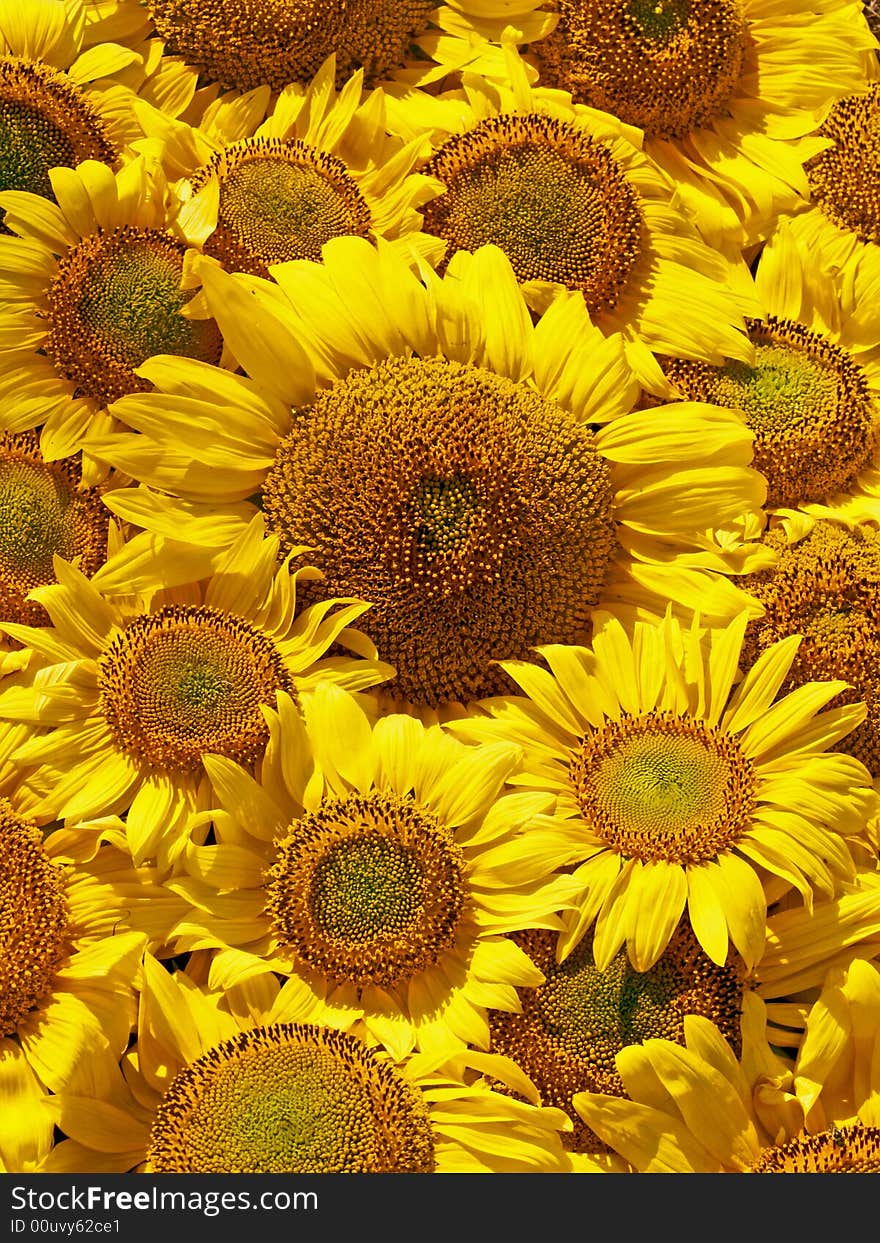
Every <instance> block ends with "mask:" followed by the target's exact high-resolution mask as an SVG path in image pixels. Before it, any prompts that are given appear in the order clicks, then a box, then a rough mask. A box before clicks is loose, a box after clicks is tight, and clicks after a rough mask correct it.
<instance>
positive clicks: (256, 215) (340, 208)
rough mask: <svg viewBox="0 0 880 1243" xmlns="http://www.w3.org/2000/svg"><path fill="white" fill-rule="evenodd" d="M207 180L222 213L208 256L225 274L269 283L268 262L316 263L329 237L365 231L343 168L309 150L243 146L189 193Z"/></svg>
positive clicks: (213, 165)
mask: <svg viewBox="0 0 880 1243" xmlns="http://www.w3.org/2000/svg"><path fill="white" fill-rule="evenodd" d="M211 177H216V178H217V180H218V181H219V184H220V208H219V212H218V217H217V228H216V229H215V231H214V233H213V234H212V235H211V237H210V239H209V240H208V243H207V245H206V250H207V251H208V253H209V254H212V255H215V256H216V257H217V258H218V259H220V260H221V261H222V262H223V264H224V266H225V267H226V268H227V269H228V270H230V271H243V272H251V273H253V274H254V275H257V276H266V275H268V268H269V266H270V264H273V263H286V262H288V261H289V260H293V259H311V260H313V261H314V262H316V263H317V262H319V261H320V259H321V247H322V246H323V245H324V243H325V242H328V241H329V240H330V239H331V238H333V237H345V236H356V237H366V236H367V235H368V233H369V231H370V226H371V224H372V219H371V215H370V209H369V207H368V206H367V203H366V200H365V199H364V197H363V195H362V194H361V192H360V190H359V189H358V186H357V183H356V182H355V181H354V179H353V178H352V177H351V175H350V174H349V172H348V169H347V168H346V166H345V165H344V164H343V162H342V161H341V160H338V159H337V158H336V157H335V156H333V155H328V154H327V153H326V152H324V151H320V150H318V149H317V148H316V147H311V146H309V145H308V144H307V143H304V142H278V141H276V140H270V139H257V138H251V139H247V140H246V141H244V142H241V143H236V144H234V145H233V146H230V147H227V148H225V149H224V150H223V151H220V152H218V153H217V154H216V155H215V156H214V157H213V158H212V159H211V160H210V161H209V163H208V164H206V165H205V167H204V168H203V169H201V170H200V171H199V172H198V173H197V174H196V176H195V177H194V178H193V191H194V192H198V190H200V189H201V187H202V186H203V185H205V184H206V182H207V181H208V180H209V179H210V178H211Z"/></svg>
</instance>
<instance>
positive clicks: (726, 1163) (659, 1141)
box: [575, 961, 880, 1174]
mask: <svg viewBox="0 0 880 1243" xmlns="http://www.w3.org/2000/svg"><path fill="white" fill-rule="evenodd" d="M756 1001H757V999H755V998H753V999H752V1002H753V1003H754V1002H756ZM759 1005H760V1003H758V1006H759ZM759 1014H760V1011H759V1010H758V1009H755V1010H754V1020H753V1022H754V1023H755V1025H757V1020H758V1018H759ZM878 1017H880V972H878V971H877V969H876V967H874V966H872V965H870V964H868V963H865V962H862V961H856V962H853V963H852V965H851V966H850V968H849V970H848V971H846V972H838V973H832V975H831V977H829V980H828V981H827V983H826V986H825V988H824V989H823V991H822V994H821V996H820V997H819V999H818V1000H817V1001H816V1003H815V1005H814V1006H813V1007H812V1008H811V1010H810V1013H809V1016H808V1018H807V1030H806V1035H805V1037H804V1040H803V1043H802V1045H801V1047H800V1050H799V1051H798V1055H797V1060H796V1061H795V1063H794V1065H793V1066H791V1068H790V1069H789V1070H788V1071H786V1070H785V1069H784V1066H785V1064H784V1063H782V1062H781V1061H780V1060H779V1059H778V1058H774V1057H773V1055H772V1054H771V1052H770V1049H769V1046H767V1045H766V1044H764V1045H763V1047H762V1046H761V1045H756V1046H755V1049H756V1052H757V1053H758V1054H759V1056H758V1057H753V1058H749V1059H747V1058H746V1057H745V1056H744V1057H743V1060H742V1064H739V1063H738V1062H737V1060H736V1058H735V1056H734V1054H733V1052H732V1050H731V1049H730V1047H729V1045H728V1044H727V1043H726V1042H725V1041H724V1039H723V1038H722V1036H721V1034H720V1033H719V1032H718V1030H717V1029H716V1028H714V1027H713V1026H712V1024H710V1023H708V1022H707V1021H706V1020H705V1019H701V1018H688V1019H685V1032H686V1037H687V1047H686V1048H684V1049H682V1048H681V1047H680V1046H679V1045H676V1044H673V1043H672V1042H670V1041H666V1040H648V1041H646V1042H645V1044H644V1045H643V1046H642V1047H641V1048H640V1047H638V1046H635V1045H634V1046H630V1047H629V1048H627V1049H624V1050H623V1051H622V1052H621V1053H620V1054H618V1058H617V1068H618V1071H619V1073H620V1075H621V1078H622V1079H623V1081H624V1085H625V1086H626V1089H627V1092H628V1094H629V1097H630V1099H629V1100H622V1099H619V1098H615V1097H611V1096H604V1095H601V1094H598V1093H584V1094H582V1095H580V1096H578V1097H576V1098H575V1108H576V1109H577V1110H578V1112H579V1113H580V1114H581V1116H582V1117H583V1118H584V1120H585V1121H586V1122H587V1123H588V1124H589V1125H590V1126H592V1127H593V1128H594V1129H595V1130H596V1132H597V1133H598V1134H599V1135H601V1136H602V1138H603V1139H604V1140H605V1142H606V1143H607V1144H609V1145H610V1146H611V1147H612V1148H613V1149H614V1150H615V1151H616V1152H618V1153H620V1154H621V1155H622V1156H624V1157H625V1158H626V1159H627V1160H628V1161H630V1162H631V1163H632V1165H633V1166H634V1167H635V1169H636V1170H638V1171H639V1172H651V1173H704V1174H714V1173H755V1174H876V1173H878V1172H880V1113H878V1109H877V1099H878V1094H880V1093H878V1089H880V1083H878V1079H877V1065H878V1058H877V1055H876V1050H877V1031H878Z"/></svg>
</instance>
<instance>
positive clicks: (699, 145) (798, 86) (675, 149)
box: [530, 0, 878, 250]
mask: <svg viewBox="0 0 880 1243" xmlns="http://www.w3.org/2000/svg"><path fill="white" fill-rule="evenodd" d="M553 7H554V9H555V10H556V11H557V12H558V13H559V24H558V25H557V27H556V29H555V31H554V32H553V34H551V36H550V38H549V39H546V40H544V41H543V42H541V43H536V44H534V45H533V46H532V47H531V48H530V53H531V54H532V57H533V59H534V61H535V64H536V65H537V66H538V68H539V70H540V75H541V83H542V85H547V86H550V87H557V88H562V89H564V90H568V91H572V93H573V94H574V97H575V99H576V100H577V101H578V102H580V103H585V104H591V105H592V106H593V107H595V108H602V109H604V110H605V111H607V112H612V113H614V114H615V115H616V116H619V117H620V118H621V120H623V121H625V122H627V123H628V124H630V125H636V126H639V127H640V128H641V129H643V130H644V131H645V147H646V151H647V152H648V154H649V155H650V156H651V157H652V159H654V160H655V161H656V163H657V164H658V165H659V166H660V167H661V168H662V169H663V170H664V171H665V172H666V173H667V175H668V176H669V177H670V178H671V179H672V180H673V181H674V182H675V184H676V187H677V189H678V192H679V195H680V198H681V201H682V204H683V206H684V208H685V210H686V211H687V212H688V213H689V214H690V215H691V216H692V217H693V218H694V219H695V221H696V222H697V224H698V226H699V228H700V231H701V232H702V233H703V235H704V236H705V237H706V239H707V240H708V241H709V242H711V244H712V245H714V246H718V247H731V248H733V249H736V250H738V249H739V248H741V247H743V246H746V245H749V244H751V243H753V242H755V241H757V240H758V239H759V238H760V237H762V236H763V235H765V233H766V231H767V230H768V229H769V228H771V227H772V225H773V223H774V221H775V219H776V218H777V216H778V215H779V214H780V213H781V212H789V211H792V210H794V209H795V208H796V207H797V206H798V204H799V203H800V202H801V201H802V199H803V198H805V197H806V195H807V193H808V184H807V174H806V173H805V171H804V167H803V166H804V163H805V162H806V161H807V160H809V159H810V158H811V157H812V156H815V155H817V154H818V153H819V152H821V151H822V150H823V149H824V148H826V147H827V145H828V143H827V141H826V140H825V139H824V138H823V137H821V136H819V135H818V134H817V130H818V127H819V124H820V122H821V121H822V120H823V119H824V117H825V114H826V113H827V112H828V109H829V108H830V107H831V105H832V104H833V103H834V101H835V100H837V99H839V98H840V97H841V96H843V95H846V94H847V93H848V92H850V91H857V90H861V89H862V88H863V87H864V86H865V85H867V83H868V82H869V81H870V80H871V79H872V78H876V77H877V67H876V63H875V60H874V53H875V50H876V49H877V47H878V43H877V40H876V39H875V38H874V36H873V35H872V34H871V32H870V30H869V28H868V25H867V23H866V22H865V18H864V14H863V11H862V5H861V4H859V3H853V2H852V0H822V3H820V4H817V3H816V0H788V2H787V3H785V4H784V5H781V4H779V3H777V0H699V3H688V0H661V2H660V3H655V0H556V3H555V4H554V5H553Z"/></svg>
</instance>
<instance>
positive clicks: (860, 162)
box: [805, 83, 880, 244]
mask: <svg viewBox="0 0 880 1243" xmlns="http://www.w3.org/2000/svg"><path fill="white" fill-rule="evenodd" d="M819 133H820V135H822V137H823V138H830V139H831V141H832V143H833V146H831V147H829V148H827V149H826V150H825V151H820V152H819V154H818V155H814V156H813V158H812V159H810V160H808V161H807V163H806V165H805V169H806V173H807V180H808V181H809V183H810V193H811V196H812V199H813V201H814V202H816V203H818V204H819V206H820V207H821V209H822V211H823V212H824V213H825V215H826V216H827V217H828V218H829V219H830V220H831V221H832V222H833V223H834V224H836V225H837V226H838V227H839V228H841V229H845V230H846V231H847V232H849V233H853V234H855V236H856V237H857V238H858V239H859V241H862V242H873V243H875V244H876V243H878V242H880V190H878V171H880V83H874V84H873V85H872V86H870V87H869V88H868V90H866V91H864V92H862V93H860V94H857V95H847V96H845V97H844V98H843V99H839V100H838V101H837V103H835V104H834V106H833V108H832V109H831V111H830V112H829V113H828V116H827V117H826V118H825V120H824V122H823V124H822V126H821V128H820V129H819Z"/></svg>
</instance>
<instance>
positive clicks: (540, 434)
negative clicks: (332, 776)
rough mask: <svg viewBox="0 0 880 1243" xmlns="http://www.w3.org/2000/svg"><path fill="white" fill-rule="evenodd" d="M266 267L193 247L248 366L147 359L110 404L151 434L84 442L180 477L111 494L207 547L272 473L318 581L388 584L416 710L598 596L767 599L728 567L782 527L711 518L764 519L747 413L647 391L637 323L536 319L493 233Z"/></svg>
mask: <svg viewBox="0 0 880 1243" xmlns="http://www.w3.org/2000/svg"><path fill="white" fill-rule="evenodd" d="M272 275H273V277H274V278H275V279H274V282H268V281H263V280H260V279H259V278H256V277H248V276H244V275H242V274H238V275H236V276H230V275H228V274H226V273H224V272H222V271H221V270H220V269H219V268H217V267H216V266H214V265H207V264H204V265H202V268H201V278H202V279H203V281H204V289H205V291H206V293H207V298H208V302H209V305H210V313H211V314H213V315H214V316H215V317H216V320H217V322H218V324H219V325H220V328H221V331H222V332H223V334H224V338H225V340H226V342H227V345H228V347H229V349H230V350H231V352H232V353H233V354H234V355H235V357H236V358H237V359H238V361H239V362H240V363H241V364H242V365H243V367H244V368H245V370H246V371H247V373H248V376H249V377H250V379H245V378H242V377H238V376H230V375H226V374H224V373H223V372H219V371H218V370H217V369H216V368H209V367H204V366H202V365H199V364H197V363H194V362H188V361H186V360H183V359H169V358H165V359H161V358H160V359H157V360H153V361H152V362H150V363H148V364H146V366H145V367H142V368H140V369H139V374H140V375H141V376H143V377H148V378H149V379H150V380H151V381H152V383H153V384H154V386H155V390H154V391H153V392H150V393H139V394H136V395H132V396H131V397H127V398H123V399H122V400H121V401H120V402H118V403H116V404H115V405H114V407H113V413H114V414H116V415H117V416H118V417H119V418H121V419H122V420H123V421H124V422H126V423H127V424H128V425H129V426H131V427H135V428H137V429H138V430H139V431H140V432H141V433H142V434H141V435H139V436H135V435H124V434H119V435H113V436H109V437H103V438H100V439H98V438H96V439H95V440H92V441H90V442H89V449H90V451H91V452H93V453H95V454H97V455H99V456H101V457H104V458H105V459H106V460H107V461H109V462H111V463H113V464H115V465H116V466H118V467H120V468H121V469H122V470H124V471H125V473H126V474H129V475H132V476H134V478H136V479H140V480H141V481H143V482H144V483H145V484H147V485H149V487H150V488H158V489H162V490H163V491H164V492H165V493H167V494H170V495H166V496H164V497H163V496H159V495H158V494H156V493H155V492H152V491H149V490H148V489H131V490H127V492H126V495H125V496H123V495H122V494H121V493H116V494H115V496H114V497H110V498H108V503H109V504H110V505H111V507H112V508H113V509H114V512H116V513H117V514H119V515H120V516H125V517H128V518H130V519H131V520H132V521H135V522H137V523H138V524H139V525H141V526H143V527H145V528H146V529H147V530H152V531H153V532H154V533H155V535H156V537H157V538H158V539H165V538H177V539H178V540H180V541H184V542H185V541H189V542H191V543H193V544H194V545H197V544H201V545H202V547H203V550H204V553H205V563H206V565H210V564H211V563H212V562H211V558H212V557H214V556H215V555H216V546H215V545H211V544H210V542H209V540H208V539H204V540H203V538H202V536H201V535H200V534H199V522H200V521H201V520H202V517H203V516H204V509H205V507H206V506H213V507H214V513H215V516H221V515H228V514H229V512H230V511H229V508H228V507H229V506H231V505H234V504H235V503H241V502H243V501H244V500H245V499H246V498H249V497H253V496H254V495H255V494H261V498H260V504H261V506H262V509H263V511H264V514H265V517H266V521H267V524H268V526H269V529H270V530H272V531H274V532H276V533H277V534H278V536H279V537H280V539H281V541H282V547H283V549H284V550H285V552H289V551H290V550H291V548H292V547H295V546H297V545H303V546H305V547H308V548H309V549H311V550H312V551H311V552H310V553H309V556H310V558H313V564H316V565H317V566H318V567H319V568H320V569H321V570H322V571H323V572H324V574H325V579H326V581H325V583H324V585H323V587H322V588H321V590H326V591H328V592H330V593H337V594H344V595H356V596H358V597H359V598H361V599H364V600H370V601H371V602H372V604H373V608H372V609H371V612H370V616H369V621H368V628H369V632H370V634H371V637H372V638H373V640H374V641H375V642H376V644H377V645H378V647H379V649H380V651H381V653H382V656H383V657H384V658H385V659H386V660H388V661H390V662H391V663H392V664H394V665H395V667H396V670H397V675H396V678H395V680H394V681H393V682H392V683H390V684H389V693H391V694H392V695H394V696H395V697H396V698H397V699H398V700H403V701H406V702H408V703H410V704H412V705H415V706H416V707H418V708H426V709H428V708H430V709H434V708H436V707H438V706H442V705H448V704H450V703H455V702H467V701H469V700H472V699H474V698H476V697H479V696H482V695H486V694H489V693H492V691H493V690H496V689H500V688H502V687H506V686H508V685H509V683H508V682H507V680H506V678H505V676H504V674H503V672H502V671H501V670H500V669H499V668H498V666H497V664H496V663H495V662H496V660H497V659H498V658H501V657H522V658H525V657H526V656H527V655H528V653H529V651H530V650H531V649H532V648H533V647H534V645H535V644H537V643H540V642H552V641H560V642H562V641H577V639H576V636H582V635H585V634H586V633H587V631H588V629H589V626H590V619H591V616H592V612H593V610H594V609H595V607H596V606H597V605H598V604H599V602H600V601H601V602H602V603H603V605H604V607H607V608H611V609H619V610H623V611H626V610H632V609H635V608H643V609H645V610H647V611H649V612H651V613H652V614H655V615H656V614H657V613H659V614H660V615H662V614H663V612H664V611H665V609H666V606H667V603H668V602H669V601H670V600H675V602H676V605H677V606H678V607H680V608H682V609H684V610H687V609H693V608H700V609H701V610H703V611H704V612H705V613H706V614H707V615H711V616H713V617H719V618H721V619H724V618H727V617H730V616H733V615H734V614H735V613H737V612H739V611H740V610H741V609H743V608H746V607H748V606H749V605H750V604H752V601H751V598H750V597H748V596H746V595H745V594H744V593H742V592H739V591H738V590H737V589H736V588H735V587H733V586H732V584H731V582H730V579H729V578H728V577H727V575H729V574H736V573H741V572H743V571H747V570H748V569H754V568H757V567H758V565H760V564H765V563H766V555H767V554H766V550H763V549H761V548H760V546H757V545H754V544H743V543H742V541H739V542H737V540H736V538H731V541H730V542H729V543H727V544H725V546H723V547H722V545H721V543H719V541H718V540H716V538H715V536H714V534H713V528H714V527H716V526H721V525H724V524H725V523H726V522H734V521H736V520H737V519H739V518H741V517H742V516H743V515H750V516H751V517H752V518H753V519H754V520H755V522H756V523H757V524H758V526H759V528H760V522H761V519H762V515H761V509H760V506H761V502H762V501H763V498H764V486H763V481H762V480H761V479H760V477H759V476H758V475H757V474H756V473H755V472H754V471H752V470H750V469H749V468H748V462H749V460H750V458H751V433H750V432H749V431H748V429H747V428H746V427H745V426H744V425H743V423H742V422H741V420H740V419H738V418H737V416H736V415H734V414H732V413H729V412H727V411H722V410H720V409H718V408H713V407H708V406H701V405H695V404H688V403H685V404H673V405H668V406H665V407H663V408H661V409H660V410H649V411H633V410H632V406H633V404H634V403H635V401H636V400H637V398H638V396H639V385H638V381H637V380H636V378H635V376H634V375H633V373H632V371H631V370H630V368H629V367H628V365H627V362H626V358H625V350H624V344H623V341H622V339H621V338H620V337H619V336H617V335H612V336H611V337H607V338H606V337H604V336H603V335H602V334H601V333H600V332H599V331H598V329H596V328H595V327H594V326H593V325H592V324H591V323H590V320H589V317H588V315H587V313H586V310H585V308H584V303H583V299H582V298H581V296H580V294H565V295H564V296H563V297H561V298H559V299H558V300H557V301H556V302H554V304H553V306H552V307H551V308H550V310H549V311H548V312H547V313H546V314H545V315H544V316H543V317H542V319H541V321H540V323H539V324H538V325H537V326H534V325H533V323H532V320H531V318H530V316H529V313H528V309H527V307H526V304H525V302H524V301H523V299H522V295H521V293H520V290H519V288H518V286H517V282H516V278H515V276H514V274H513V272H512V270H511V268H510V264H509V263H508V261H507V260H506V259H505V257H504V256H503V254H502V253H501V252H500V251H499V250H498V249H497V248H495V247H483V248H481V249H480V250H479V251H477V252H476V253H475V254H474V255H468V254H465V253H464V252H460V253H459V255H458V256H457V257H456V258H455V259H454V260H453V262H452V263H451V264H450V266H449V268H448V270H447V272H446V274H445V275H444V277H443V278H442V279H438V278H436V277H435V276H433V274H431V273H430V272H427V273H426V274H425V282H426V283H425V284H423V283H421V282H420V281H419V280H418V279H417V278H416V276H414V275H413V273H412V271H411V270H410V268H409V266H408V265H407V264H406V262H405V261H404V260H402V259H401V258H400V257H399V256H397V255H395V254H394V253H393V251H391V250H390V249H389V248H388V247H387V246H385V245H383V244H381V243H379V244H378V245H377V247H376V248H374V247H372V246H370V245H369V243H367V242H366V241H365V240H363V239H359V238H336V239H334V240H333V241H331V242H328V243H327V244H326V246H325V247H324V263H323V264H320V265H319V264H314V263H310V262H307V261H295V262H292V263H286V264H278V265H276V266H275V267H273V269H272ZM597 425H600V426H599V427H598V430H594V429H595V428H596V426H597ZM194 427H198V429H199V433H198V435H197V436H193V428H194ZM181 444H186V445H187V451H186V453H183V452H182V450H181V448H180V445H181ZM695 444H698V445H699V446H700V463H699V466H697V465H696V464H695V462H694V459H693V454H694V448H693V447H694V445H695ZM178 498H179V499H178ZM132 505H133V506H134V508H131V507H130V506H132ZM135 514H137V517H135ZM212 538H213V537H212ZM755 557H757V558H758V559H757V560H755Z"/></svg>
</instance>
